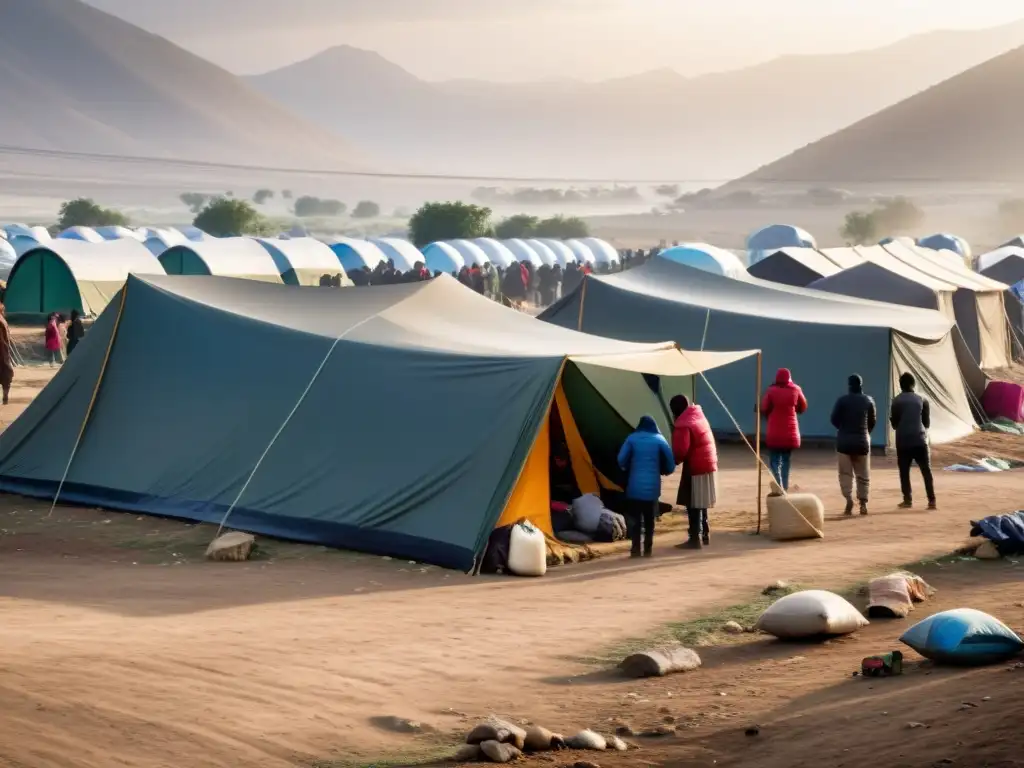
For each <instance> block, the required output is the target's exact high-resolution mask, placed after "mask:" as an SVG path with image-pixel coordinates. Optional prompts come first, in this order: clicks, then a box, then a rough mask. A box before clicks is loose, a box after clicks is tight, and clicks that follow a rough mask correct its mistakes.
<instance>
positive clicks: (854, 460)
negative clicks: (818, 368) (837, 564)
mask: <svg viewBox="0 0 1024 768" xmlns="http://www.w3.org/2000/svg"><path fill="white" fill-rule="evenodd" d="M847 383H848V384H849V387H850V391H849V392H848V393H847V394H845V395H843V396H842V397H840V398H839V399H838V400H836V404H835V405H834V406H832V426H833V427H835V428H836V456H837V457H838V460H839V490H840V491H842V494H843V498H845V499H846V511H845V512H844V514H846V515H852V514H853V486H854V478H856V481H857V483H856V484H857V501H858V502H860V513H861V514H862V515H866V514H867V513H868V492H869V489H870V483H871V432H872V430H874V428H875V423H876V422H877V420H878V412H877V411H876V409H875V401H874V400H873V399H872V398H870V397H868V396H867V395H865V394H864V380H863V379H862V378H861V377H860V376H858V375H857V374H856V373H855V374H853V375H851V376H850V378H849V379H847Z"/></svg>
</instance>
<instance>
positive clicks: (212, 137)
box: [0, 0, 355, 168]
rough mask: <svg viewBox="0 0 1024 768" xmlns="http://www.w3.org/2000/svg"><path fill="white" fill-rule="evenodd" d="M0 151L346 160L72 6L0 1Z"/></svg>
mask: <svg viewBox="0 0 1024 768" xmlns="http://www.w3.org/2000/svg"><path fill="white" fill-rule="evenodd" d="M0 144H5V145H9V146H10V145H14V146H27V147H32V148H41V149H56V150H61V151H73V152H89V153H102V154H117V155H136V156H160V157H177V158H181V159H189V160H217V161H221V162H231V163H252V164H256V165H278V164H296V165H298V164H304V165H305V166H306V167H317V168H322V167H337V168H341V167H346V166H350V165H351V164H352V163H353V162H355V161H354V155H353V152H352V150H351V149H350V148H349V147H348V146H347V145H346V144H345V143H344V142H343V141H341V140H340V139H338V138H336V136H335V135H333V134H332V132H331V131H330V130H328V129H325V128H323V127H322V126H317V125H313V124H312V123H309V122H306V121H305V119H303V118H299V117H296V116H294V115H293V114H291V113H289V112H288V111H287V109H285V108H284V107H281V106H280V105H278V104H275V103H273V102H272V101H271V100H269V99H267V98H266V97H265V96H263V95H262V94H259V93H257V92H256V91H254V90H253V89H252V88H251V87H249V86H248V85H247V84H246V83H244V82H243V81H242V80H240V79H239V78H238V77H236V76H235V75H233V74H231V73H229V72H226V71H225V70H223V69H220V68H219V67H216V66H214V65H213V64H210V63H209V62H207V61H205V60H203V59H200V58H198V57H196V56H194V55H192V54H190V53H188V52H187V51H185V50H183V49H181V48H179V47H177V46H176V45H173V44H172V43H170V42H168V41H167V40H165V39H163V38H161V37H157V36H156V35H152V34H149V33H148V32H145V31H143V30H141V29H139V28H138V27H135V26H132V25H131V24H129V23H127V22H125V21H122V20H121V19H118V18H116V17H114V16H110V15H108V14H106V13H103V12H102V11H99V10H96V9H95V8H93V7H92V6H89V5H86V4H84V3H82V2H79V0H0ZM12 162H13V161H12ZM314 163H315V165H313V164H314Z"/></svg>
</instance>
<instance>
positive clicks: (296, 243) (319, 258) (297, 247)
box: [257, 237, 352, 286]
mask: <svg viewBox="0 0 1024 768" xmlns="http://www.w3.org/2000/svg"><path fill="white" fill-rule="evenodd" d="M257 242H258V243H259V244H260V245H262V246H263V247H264V248H265V249H266V250H267V253H269V254H270V258H272V259H273V260H274V264H275V265H276V266H277V270H278V272H280V274H281V279H282V280H283V281H284V284H285V285H305V286H319V285H320V278H322V277H323V276H324V275H330V276H332V277H333V276H335V275H339V276H340V277H341V284H342V285H343V286H348V285H352V281H351V280H349V279H348V275H346V274H345V268H344V267H342V266H341V262H340V261H338V257H337V256H336V255H335V253H334V251H332V250H331V249H330V248H329V247H328V246H327V245H325V244H324V243H321V242H320V241H319V240H314V239H313V238H312V237H291V238H289V239H288V240H271V239H268V238H257Z"/></svg>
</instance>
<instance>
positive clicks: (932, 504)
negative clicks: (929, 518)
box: [928, 501, 939, 512]
mask: <svg viewBox="0 0 1024 768" xmlns="http://www.w3.org/2000/svg"><path fill="white" fill-rule="evenodd" d="M938 508H939V505H938V504H936V503H935V502H934V501H929V502H928V510H929V511H931V512H934V511H935V510H937V509H938Z"/></svg>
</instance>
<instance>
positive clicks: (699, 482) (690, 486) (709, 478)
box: [676, 471, 718, 509]
mask: <svg viewBox="0 0 1024 768" xmlns="http://www.w3.org/2000/svg"><path fill="white" fill-rule="evenodd" d="M716 474H717V473H715V472H711V473H710V474H707V475H697V476H696V477H694V476H692V475H690V474H689V473H688V472H685V471H684V472H683V479H682V482H680V483H679V495H678V497H677V498H676V503H677V504H679V505H680V506H683V507H686V508H687V509H713V508H714V506H715V503H716V502H717V501H718V485H717V483H716V482H715V477H716Z"/></svg>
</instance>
